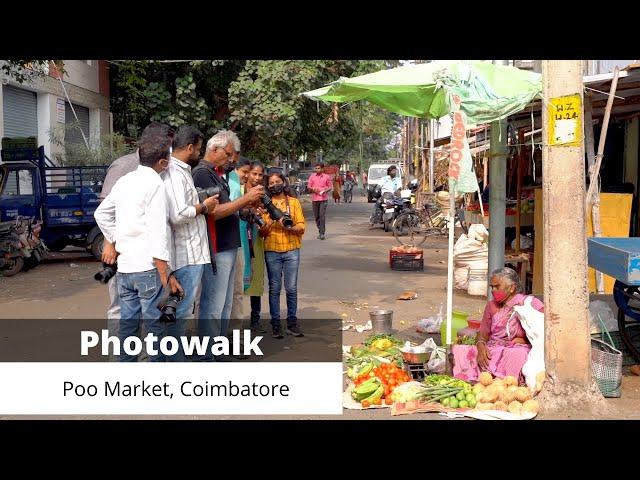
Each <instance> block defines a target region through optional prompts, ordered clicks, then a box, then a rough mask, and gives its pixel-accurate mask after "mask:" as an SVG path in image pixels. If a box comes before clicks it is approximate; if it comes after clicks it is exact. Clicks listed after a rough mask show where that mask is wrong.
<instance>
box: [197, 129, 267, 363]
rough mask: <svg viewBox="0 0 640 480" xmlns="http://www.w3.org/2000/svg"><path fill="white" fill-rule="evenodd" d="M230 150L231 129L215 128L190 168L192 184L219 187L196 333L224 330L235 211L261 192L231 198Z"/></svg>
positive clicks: (236, 238) (235, 242)
mask: <svg viewBox="0 0 640 480" xmlns="http://www.w3.org/2000/svg"><path fill="white" fill-rule="evenodd" d="M234 153H235V149H234V145H233V136H232V135H231V132H227V131H221V132H218V133H216V134H215V135H214V136H213V137H211V138H210V139H209V141H208V142H207V149H206V151H205V154H204V157H203V159H202V161H201V162H200V163H199V164H198V166H197V167H195V168H194V169H193V181H194V184H195V186H196V187H198V188H210V187H218V188H219V189H220V197H219V199H218V200H219V202H220V203H219V205H218V206H217V207H216V210H215V212H214V214H213V216H210V217H208V218H207V232H208V234H209V245H210V247H211V249H212V254H213V257H212V259H215V265H216V271H215V272H214V271H213V269H205V272H204V274H203V278H202V292H201V294H200V311H199V314H198V331H199V335H200V336H205V335H209V336H211V337H216V336H220V335H225V334H226V331H227V327H228V323H229V319H230V317H231V307H232V304H233V287H234V285H233V278H234V275H235V267H236V258H237V255H238V248H239V247H240V245H241V243H240V217H239V215H238V211H239V210H240V209H242V208H244V207H246V206H248V205H249V204H252V203H254V202H256V201H257V200H259V199H260V198H261V197H262V195H264V188H254V189H251V190H250V191H249V192H247V193H246V194H245V195H243V196H241V197H240V198H238V199H236V200H231V198H230V197H231V189H230V187H229V183H228V182H227V180H226V179H225V178H224V177H223V174H224V169H225V166H226V165H227V164H228V163H229V162H230V161H231V158H232V157H233V154H234ZM213 359H214V357H213V355H212V354H211V352H207V354H206V355H205V360H209V361H211V360H213Z"/></svg>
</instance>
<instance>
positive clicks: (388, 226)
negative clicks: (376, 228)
mask: <svg viewBox="0 0 640 480" xmlns="http://www.w3.org/2000/svg"><path fill="white" fill-rule="evenodd" d="M389 230H391V222H390V221H389V220H385V221H384V231H385V232H388V231H389Z"/></svg>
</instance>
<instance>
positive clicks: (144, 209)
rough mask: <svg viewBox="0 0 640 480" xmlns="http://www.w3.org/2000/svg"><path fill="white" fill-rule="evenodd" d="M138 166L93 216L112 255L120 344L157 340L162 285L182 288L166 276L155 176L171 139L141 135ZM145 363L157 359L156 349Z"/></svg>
mask: <svg viewBox="0 0 640 480" xmlns="http://www.w3.org/2000/svg"><path fill="white" fill-rule="evenodd" d="M138 146H139V150H138V153H139V156H140V165H139V166H138V168H137V169H136V170H135V171H133V172H131V173H128V174H127V175H125V176H124V177H122V178H121V179H120V180H119V181H118V182H117V183H116V184H115V185H114V187H113V189H112V190H111V193H109V195H107V197H106V198H105V199H104V200H103V201H102V203H101V204H100V205H99V206H98V208H97V209H96V211H95V213H94V217H95V219H96V222H97V223H98V226H99V227H100V230H101V231H102V234H103V235H104V237H105V239H106V240H107V241H108V242H109V243H111V244H113V246H114V247H115V250H116V252H117V253H118V255H119V256H118V273H117V276H118V295H119V297H120V326H119V337H120V341H121V343H124V341H125V339H126V338H128V337H132V336H139V335H140V320H141V319H142V320H143V322H144V324H145V332H146V333H147V334H149V333H153V334H154V335H155V336H157V337H158V341H159V339H161V338H162V337H163V336H164V334H165V330H166V329H165V326H164V324H162V323H161V322H160V321H159V320H160V310H158V308H157V307H158V301H159V299H160V296H161V294H162V290H163V288H164V287H167V286H169V288H170V290H171V292H172V293H177V292H183V290H182V287H181V286H180V283H179V282H178V281H177V280H176V279H175V277H173V276H170V275H169V267H168V262H169V241H170V235H171V233H170V230H169V225H168V224H167V204H166V198H165V190H164V185H163V183H162V179H161V178H160V175H159V174H160V172H162V171H163V170H164V169H165V168H166V167H167V165H168V164H169V156H170V153H169V152H170V147H171V140H170V139H169V138H168V137H167V136H166V134H163V133H162V132H153V133H151V134H149V135H146V136H143V137H141V138H140V140H139V142H138ZM149 359H150V360H151V361H162V360H164V356H163V355H162V354H161V353H159V352H158V354H156V355H150V356H149ZM136 360H137V358H136V356H133V355H127V354H126V353H124V352H121V354H120V361H129V362H135V361H136Z"/></svg>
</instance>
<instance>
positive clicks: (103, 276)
mask: <svg viewBox="0 0 640 480" xmlns="http://www.w3.org/2000/svg"><path fill="white" fill-rule="evenodd" d="M117 271H118V265H117V264H115V263H114V264H113V265H109V264H108V263H104V262H103V263H102V268H101V269H100V271H99V272H98V273H96V274H95V275H94V276H93V278H95V279H96V280H98V281H99V282H101V283H108V282H109V280H111V278H112V277H113V276H114V275H115V274H116V272H117Z"/></svg>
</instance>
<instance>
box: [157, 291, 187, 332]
mask: <svg viewBox="0 0 640 480" xmlns="http://www.w3.org/2000/svg"><path fill="white" fill-rule="evenodd" d="M182 299H183V295H182V294H181V293H180V292H178V293H171V288H170V287H169V285H168V284H167V286H166V287H164V289H163V292H162V297H160V302H159V303H158V310H160V311H161V312H162V315H161V316H160V321H161V322H163V323H175V321H176V310H177V309H178V304H179V303H180V302H181V301H182Z"/></svg>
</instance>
